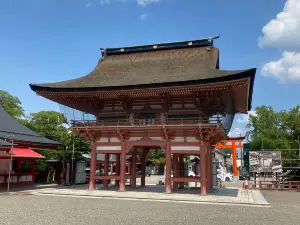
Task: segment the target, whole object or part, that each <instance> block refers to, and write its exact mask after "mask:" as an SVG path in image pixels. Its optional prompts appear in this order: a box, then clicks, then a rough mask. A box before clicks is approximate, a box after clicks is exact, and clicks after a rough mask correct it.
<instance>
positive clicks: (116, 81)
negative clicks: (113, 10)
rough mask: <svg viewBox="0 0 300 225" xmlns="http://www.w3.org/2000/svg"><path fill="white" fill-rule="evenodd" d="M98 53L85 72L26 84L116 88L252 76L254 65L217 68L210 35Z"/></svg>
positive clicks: (55, 88)
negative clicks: (52, 81)
mask: <svg viewBox="0 0 300 225" xmlns="http://www.w3.org/2000/svg"><path fill="white" fill-rule="evenodd" d="M102 54H103V56H102V58H101V59H100V60H99V62H98V65H97V66H96V67H95V69H94V70H93V71H92V72H91V73H89V74H87V75H86V76H83V77H80V78H77V79H73V80H67V81H62V82H58V83H46V84H31V85H30V86H31V88H32V90H34V91H51V92H60V91H63V92H68V91H90V90H106V89H116V90H120V89H128V88H139V87H143V88H147V87H152V86H170V85H174V84H176V85H180V84H186V83H191V82H192V83H193V82H195V83H199V82H200V83H201V82H203V83H207V82H214V81H216V82H217V81H222V80H231V79H238V78H244V77H254V76H255V69H247V70H232V71H227V70H219V50H218V48H215V47H214V46H213V39H201V40H194V41H185V42H174V43H163V44H157V45H156V44H155V45H144V46H136V47H121V48H109V49H104V50H103V52H102ZM252 80H253V79H252Z"/></svg>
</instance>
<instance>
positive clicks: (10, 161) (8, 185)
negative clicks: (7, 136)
mask: <svg viewBox="0 0 300 225" xmlns="http://www.w3.org/2000/svg"><path fill="white" fill-rule="evenodd" d="M13 149H14V136H12V140H11V148H10V160H9V171H8V181H7V192H9V191H10V177H11V170H12V151H13Z"/></svg>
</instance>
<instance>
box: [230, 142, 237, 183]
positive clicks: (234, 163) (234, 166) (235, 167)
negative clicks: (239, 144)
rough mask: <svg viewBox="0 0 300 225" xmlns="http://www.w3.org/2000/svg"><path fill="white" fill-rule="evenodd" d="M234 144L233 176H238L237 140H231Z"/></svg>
mask: <svg viewBox="0 0 300 225" xmlns="http://www.w3.org/2000/svg"><path fill="white" fill-rule="evenodd" d="M231 145H232V166H233V176H235V177H236V176H238V168H237V162H236V145H235V141H231Z"/></svg>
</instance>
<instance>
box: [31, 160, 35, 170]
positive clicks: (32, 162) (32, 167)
mask: <svg viewBox="0 0 300 225" xmlns="http://www.w3.org/2000/svg"><path fill="white" fill-rule="evenodd" d="M35 166H36V165H35V159H32V160H31V173H34V172H35Z"/></svg>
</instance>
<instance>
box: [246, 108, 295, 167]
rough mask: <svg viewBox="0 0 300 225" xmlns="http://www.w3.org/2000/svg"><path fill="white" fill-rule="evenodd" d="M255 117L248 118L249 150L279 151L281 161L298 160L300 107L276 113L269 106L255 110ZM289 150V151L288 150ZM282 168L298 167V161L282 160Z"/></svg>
mask: <svg viewBox="0 0 300 225" xmlns="http://www.w3.org/2000/svg"><path fill="white" fill-rule="evenodd" d="M255 111H256V115H251V116H250V119H249V120H250V122H249V124H248V127H249V128H250V129H251V131H250V146H251V149H253V150H256V151H259V150H263V149H268V150H272V149H274V150H280V151H281V152H282V158H283V159H298V158H299V152H298V151H297V150H290V149H298V148H299V143H298V137H299V138H300V105H298V106H296V107H294V108H292V109H290V110H282V111H279V112H276V111H275V110H274V109H273V108H272V107H271V106H260V107H257V108H256V109H255ZM288 149H289V150H288ZM283 164H284V166H300V161H297V160H290V161H289V160H284V161H283Z"/></svg>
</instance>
